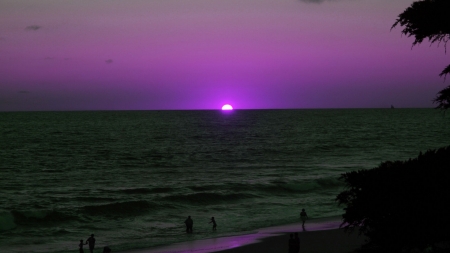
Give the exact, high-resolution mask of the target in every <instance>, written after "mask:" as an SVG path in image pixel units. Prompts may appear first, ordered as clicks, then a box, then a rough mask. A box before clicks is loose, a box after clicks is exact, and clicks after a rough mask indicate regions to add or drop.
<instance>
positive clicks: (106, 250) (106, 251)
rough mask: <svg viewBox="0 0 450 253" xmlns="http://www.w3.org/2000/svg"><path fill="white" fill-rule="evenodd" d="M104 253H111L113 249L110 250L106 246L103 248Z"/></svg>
mask: <svg viewBox="0 0 450 253" xmlns="http://www.w3.org/2000/svg"><path fill="white" fill-rule="evenodd" d="M103 253H111V248H109V247H108V246H105V247H104V248H103Z"/></svg>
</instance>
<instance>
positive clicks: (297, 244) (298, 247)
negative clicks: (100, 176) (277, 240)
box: [292, 232, 300, 253]
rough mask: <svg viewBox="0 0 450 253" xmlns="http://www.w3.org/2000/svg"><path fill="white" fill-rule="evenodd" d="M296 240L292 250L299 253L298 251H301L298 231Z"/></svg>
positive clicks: (295, 234) (295, 236) (295, 235)
mask: <svg viewBox="0 0 450 253" xmlns="http://www.w3.org/2000/svg"><path fill="white" fill-rule="evenodd" d="M294 241H295V247H294V249H293V250H292V252H294V253H298V252H300V237H298V233H297V232H295V233H294Z"/></svg>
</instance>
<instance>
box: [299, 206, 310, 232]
mask: <svg viewBox="0 0 450 253" xmlns="http://www.w3.org/2000/svg"><path fill="white" fill-rule="evenodd" d="M300 219H301V220H302V228H303V229H305V221H306V220H307V219H308V215H307V214H306V212H305V209H302V211H301V212H300Z"/></svg>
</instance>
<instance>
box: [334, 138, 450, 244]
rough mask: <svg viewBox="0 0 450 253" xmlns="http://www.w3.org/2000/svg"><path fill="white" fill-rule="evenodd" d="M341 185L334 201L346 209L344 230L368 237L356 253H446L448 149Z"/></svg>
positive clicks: (356, 174) (449, 234) (354, 175)
mask: <svg viewBox="0 0 450 253" xmlns="http://www.w3.org/2000/svg"><path fill="white" fill-rule="evenodd" d="M340 180H343V181H344V182H345V184H346V186H347V190H345V191H343V192H342V193H340V194H339V195H338V196H337V197H336V201H337V202H338V203H339V204H340V205H345V206H346V207H345V208H344V210H345V214H344V215H343V222H344V223H343V224H342V226H344V227H345V228H346V230H350V231H352V230H354V229H358V230H359V232H360V233H362V234H364V235H366V236H367V237H368V238H369V241H368V243H366V244H365V245H364V246H363V247H362V248H361V249H359V252H387V253H388V252H399V253H400V252H411V250H420V251H423V250H425V249H428V250H430V249H432V251H431V252H450V250H449V248H448V243H449V242H450V146H448V147H445V148H440V149H438V150H429V151H427V152H426V153H425V154H422V153H420V155H419V156H418V157H417V158H415V159H409V160H408V161H395V162H390V161H388V162H384V163H382V164H381V165H380V166H378V167H377V168H374V169H370V170H359V171H352V172H348V173H345V174H342V175H341V177H340ZM427 252H429V251H427Z"/></svg>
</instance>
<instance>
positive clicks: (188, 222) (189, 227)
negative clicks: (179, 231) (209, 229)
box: [184, 216, 194, 233]
mask: <svg viewBox="0 0 450 253" xmlns="http://www.w3.org/2000/svg"><path fill="white" fill-rule="evenodd" d="M184 224H186V233H192V227H193V226H194V221H193V220H192V219H191V216H188V217H187V219H186V220H185V221H184Z"/></svg>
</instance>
